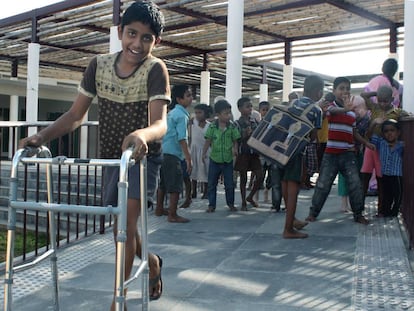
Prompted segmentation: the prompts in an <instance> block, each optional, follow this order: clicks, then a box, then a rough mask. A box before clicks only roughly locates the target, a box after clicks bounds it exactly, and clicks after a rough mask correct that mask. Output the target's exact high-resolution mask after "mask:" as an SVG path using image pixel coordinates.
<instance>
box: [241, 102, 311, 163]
mask: <svg viewBox="0 0 414 311" xmlns="http://www.w3.org/2000/svg"><path fill="white" fill-rule="evenodd" d="M313 107H314V104H309V105H308V106H307V107H306V108H305V109H304V110H303V112H302V113H301V114H300V115H297V114H294V113H292V112H291V111H289V107H286V106H273V107H272V108H271V109H270V110H269V111H268V113H267V114H266V115H265V117H264V118H263V119H262V120H261V121H260V123H259V125H258V127H257V128H256V129H255V130H254V131H253V133H252V135H251V136H250V138H249V139H248V141H247V144H248V145H249V146H250V147H251V148H253V149H255V150H256V151H257V152H259V153H260V154H262V155H263V156H264V157H265V158H267V159H269V160H270V161H271V162H273V163H275V164H278V165H279V166H282V167H283V166H285V165H286V164H287V163H288V162H289V160H290V159H291V158H293V157H294V156H295V155H297V154H298V153H300V152H303V150H304V148H305V146H306V145H307V144H308V143H309V141H310V138H309V133H310V132H311V131H312V130H313V128H314V125H313V124H312V123H311V122H310V121H309V120H308V118H307V117H306V115H307V113H308V112H309V111H310V110H311V109H312V108H313Z"/></svg>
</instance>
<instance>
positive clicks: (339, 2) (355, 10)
mask: <svg viewBox="0 0 414 311" xmlns="http://www.w3.org/2000/svg"><path fill="white" fill-rule="evenodd" d="M326 3H329V4H330V5H333V6H335V7H337V8H340V9H342V10H345V11H347V12H351V13H352V14H355V15H358V16H361V17H362V18H365V19H368V20H370V21H372V22H375V23H377V24H379V25H382V26H384V27H391V26H392V25H393V24H394V23H393V22H392V21H390V20H388V19H386V18H384V17H381V16H378V15H376V14H374V13H371V12H368V11H367V10H364V9H362V8H360V7H358V6H356V5H354V4H352V3H349V2H346V1H343V0H326Z"/></svg>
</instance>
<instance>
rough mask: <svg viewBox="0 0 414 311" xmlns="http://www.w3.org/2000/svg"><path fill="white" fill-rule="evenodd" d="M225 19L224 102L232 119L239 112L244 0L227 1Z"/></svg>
mask: <svg viewBox="0 0 414 311" xmlns="http://www.w3.org/2000/svg"><path fill="white" fill-rule="evenodd" d="M227 10H228V12H227V14H228V19H227V60H226V95H225V96H226V100H227V101H228V102H229V103H230V104H231V106H232V113H233V117H234V119H235V120H236V119H238V118H239V116H240V112H239V110H238V109H237V101H238V99H239V98H240V97H241V94H242V67H243V55H242V53H243V24H244V16H243V15H244V0H229V4H228V8H227Z"/></svg>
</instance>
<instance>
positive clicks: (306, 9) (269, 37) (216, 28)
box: [0, 0, 404, 96]
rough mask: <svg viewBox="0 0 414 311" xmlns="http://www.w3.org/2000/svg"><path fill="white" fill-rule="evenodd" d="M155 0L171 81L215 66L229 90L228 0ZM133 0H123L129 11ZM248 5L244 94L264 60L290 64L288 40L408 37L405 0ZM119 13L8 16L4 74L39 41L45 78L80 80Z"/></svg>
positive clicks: (78, 5)
mask: <svg viewBox="0 0 414 311" xmlns="http://www.w3.org/2000/svg"><path fill="white" fill-rule="evenodd" d="M155 2H156V3H158V5H159V6H160V7H161V8H162V10H163V12H164V15H165V19H166V29H165V32H164V34H163V36H162V39H163V41H162V43H161V45H159V46H157V47H156V49H155V51H154V55H156V56H158V57H160V58H162V59H164V60H165V62H166V63H167V66H168V68H169V71H170V75H171V83H172V84H176V83H183V82H185V83H188V84H192V85H194V86H195V87H198V85H199V76H200V71H202V70H203V68H204V67H205V66H206V65H207V66H208V68H209V70H210V72H211V78H212V81H211V88H212V96H216V95H224V85H225V64H226V37H227V30H226V24H227V4H226V3H225V1H224V0H194V1H189V0H187V1H186V0H181V1H179V0H165V1H155ZM223 2H224V3H223ZM130 3H131V1H129V0H125V1H121V8H122V10H123V9H125V8H126V7H127V6H128V5H129V4H130ZM244 6H245V8H244V12H245V21H244V38H243V46H244V50H245V52H244V53H243V55H244V58H243V64H244V65H243V93H244V94H248V95H250V94H253V93H255V94H256V93H257V92H258V84H259V83H260V82H261V80H262V67H263V64H265V63H269V62H272V61H279V62H280V61H282V62H283V59H284V55H285V50H284V49H285V42H290V43H291V46H292V54H291V56H292V57H293V58H295V57H303V56H309V55H324V54H331V53H339V52H341V51H343V50H344V49H346V50H356V51H357V50H363V49H369V48H374V47H389V45H390V36H389V32H390V31H391V33H392V32H396V33H397V36H398V39H399V40H398V44H400V45H401V44H402V42H403V36H404V33H403V30H402V29H403V28H402V27H403V25H404V0H388V1H384V0H362V1H361V0H346V1H342V0H303V1H301V0H246V1H244ZM112 12H113V2H112V1H108V0H69V1H62V2H59V3H56V4H53V5H49V6H46V7H43V8H41V9H37V10H33V11H29V12H26V13H22V14H19V15H16V16H12V17H8V18H5V19H2V20H0V72H1V73H3V74H5V75H6V76H7V75H9V74H11V72H12V68H13V63H14V64H15V65H16V64H18V76H19V77H20V76H22V77H23V76H25V74H26V62H27V46H28V43H29V42H31V40H34V39H35V40H38V42H39V43H40V44H41V55H40V63H41V76H42V77H50V78H59V79H74V80H79V79H80V77H81V73H82V71H83V70H84V68H85V67H86V66H87V64H88V62H89V60H90V58H91V57H92V56H94V55H95V54H98V53H107V52H108V51H109V29H110V27H111V26H112V25H113V14H112ZM295 20H296V22H295ZM34 21H37V30H38V31H37V38H36V37H35V38H34V37H33V32H32V25H33V24H35V23H34ZM381 30H383V31H381ZM366 31H374V32H373V33H372V34H370V35H367V36H365V37H363V38H362V39H361V40H359V41H356V40H355V39H347V40H344V39H341V40H340V41H339V40H335V39H333V38H332V37H331V36H335V35H339V34H348V33H359V32H366ZM314 38H322V39H321V40H322V43H323V44H322V43H319V44H316V43H314V42H309V40H307V39H314ZM338 41H339V42H338ZM259 46H260V47H259ZM14 68H16V67H14ZM306 74H307V73H306V72H301V71H297V72H295V76H294V87H301V86H302V82H303V78H304V76H305V75H306ZM281 81H282V75H281V72H280V66H278V65H273V63H272V65H270V66H268V68H267V83H268V84H269V91H270V92H274V91H277V90H280V89H281V88H282V85H281Z"/></svg>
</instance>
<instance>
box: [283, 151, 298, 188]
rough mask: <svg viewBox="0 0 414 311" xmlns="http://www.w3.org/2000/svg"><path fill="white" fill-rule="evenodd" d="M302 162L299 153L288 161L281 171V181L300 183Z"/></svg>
mask: <svg viewBox="0 0 414 311" xmlns="http://www.w3.org/2000/svg"><path fill="white" fill-rule="evenodd" d="M302 160H303V155H302V154H301V153H299V154H297V155H295V156H294V157H293V158H291V159H290V160H289V162H288V163H287V164H286V166H285V167H284V168H283V170H282V171H283V174H282V180H283V181H296V182H298V183H300V182H301V181H302V168H303V165H302Z"/></svg>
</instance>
